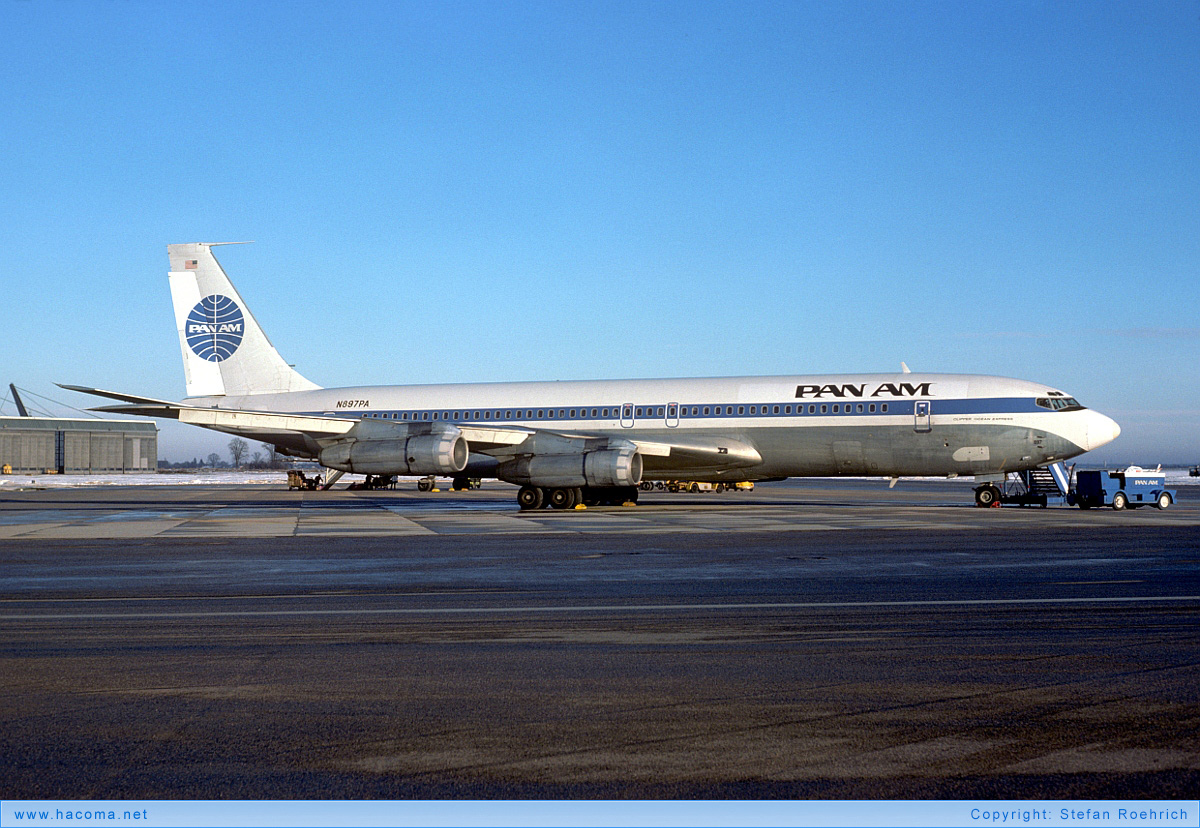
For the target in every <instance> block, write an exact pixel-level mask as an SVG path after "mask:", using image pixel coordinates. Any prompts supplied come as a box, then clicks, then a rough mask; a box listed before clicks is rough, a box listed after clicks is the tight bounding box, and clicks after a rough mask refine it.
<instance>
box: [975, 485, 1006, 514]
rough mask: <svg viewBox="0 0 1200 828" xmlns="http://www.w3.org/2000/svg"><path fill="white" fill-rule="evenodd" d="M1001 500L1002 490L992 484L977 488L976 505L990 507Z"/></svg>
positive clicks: (984, 507) (983, 507)
mask: <svg viewBox="0 0 1200 828" xmlns="http://www.w3.org/2000/svg"><path fill="white" fill-rule="evenodd" d="M999 502H1000V490H999V489H997V488H996V487H995V486H992V485H991V484H989V485H987V486H980V487H979V488H978V489H976V490H975V505H976V506H978V507H979V508H981V509H989V508H991V507H992V506H995V505H996V504H997V503H999Z"/></svg>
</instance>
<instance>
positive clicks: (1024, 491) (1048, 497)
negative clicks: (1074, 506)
mask: <svg viewBox="0 0 1200 828" xmlns="http://www.w3.org/2000/svg"><path fill="white" fill-rule="evenodd" d="M1070 490H1071V473H1070V471H1069V470H1068V469H1067V468H1066V467H1065V466H1063V464H1062V463H1054V464H1052V465H1050V466H1042V467H1039V468H1036V469H1027V470H1026V471H1020V472H1013V473H1011V474H1009V475H1008V479H1007V480H1005V481H1004V490H1003V491H1002V492H1001V493H1000V502H1001V503H1003V504H1004V505H1006V506H1009V505H1011V506H1041V507H1043V508H1044V507H1046V506H1048V505H1049V504H1051V503H1054V504H1055V505H1060V504H1065V503H1066V500H1067V492H1069V491H1070Z"/></svg>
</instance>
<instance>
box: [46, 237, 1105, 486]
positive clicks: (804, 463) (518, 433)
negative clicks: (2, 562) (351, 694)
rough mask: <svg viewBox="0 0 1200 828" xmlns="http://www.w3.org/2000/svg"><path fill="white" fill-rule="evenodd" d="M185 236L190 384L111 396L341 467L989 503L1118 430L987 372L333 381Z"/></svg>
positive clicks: (179, 264) (184, 341)
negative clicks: (287, 355)
mask: <svg viewBox="0 0 1200 828" xmlns="http://www.w3.org/2000/svg"><path fill="white" fill-rule="evenodd" d="M214 246H215V245H214V244H171V245H167V254H168V257H169V259H170V263H171V272H170V273H169V274H168V276H169V279H170V286H171V299H172V302H173V304H174V307H175V323H176V327H177V328H178V332H179V344H180V348H181V350H182V352H183V367H184V375H185V378H186V383H187V397H186V398H185V399H184V400H183V401H181V402H172V401H168V400H158V399H153V398H149V397H141V396H136V395H132V394H123V393H119V392H114V391H104V390H100V389H95V388H87V387H82V386H74V385H72V386H63V387H64V388H70V389H71V390H75V391H82V392H85V393H89V394H93V395H97V396H101V397H106V398H109V399H114V400H119V401H121V402H122V403H123V404H121V405H115V406H113V405H110V406H104V407H101V408H98V409H96V410H98V411H108V412H114V413H121V414H138V415H144V416H150V417H165V418H173V419H178V420H180V421H182V422H185V423H191V424H194V425H198V426H203V427H205V428H210V429H215V430H217V431H221V432H225V433H228V434H235V435H238V436H240V437H245V438H248V439H252V440H259V441H262V442H264V443H269V444H271V445H274V446H275V447H276V449H278V450H279V451H280V452H282V453H283V454H285V455H289V456H292V457H303V458H310V459H315V460H317V461H318V462H319V463H320V464H321V465H322V466H324V467H326V468H328V469H335V470H337V471H339V472H351V473H359V474H380V475H442V476H449V477H456V478H461V477H465V476H468V475H469V476H473V477H482V476H487V477H497V478H499V479H501V480H504V481H507V482H509V483H513V484H516V485H518V486H520V489H519V491H518V494H517V502H518V503H519V504H520V507H521V508H522V509H537V508H541V507H543V506H553V507H556V508H570V507H572V506H575V505H576V504H577V503H613V502H617V503H619V502H628V501H636V499H637V492H638V484H639V483H640V482H641V481H642V480H643V479H646V480H680V481H708V482H721V481H743V480H749V481H756V480H757V481H762V480H775V479H781V478H786V477H823V476H836V475H854V476H878V477H890V478H893V479H894V478H898V477H904V476H947V477H956V476H967V475H971V476H973V477H974V479H975V482H976V484H977V485H976V489H975V501H976V503H977V504H978V505H980V506H990V505H993V504H994V503H996V502H997V500H998V498H999V497H1000V490H999V488H998V486H997V484H998V483H1001V482H1002V481H1003V480H1004V479H1005V476H1006V475H1007V473H1009V472H1015V471H1023V470H1026V469H1033V468H1037V467H1039V466H1050V465H1052V464H1056V463H1058V462H1060V461H1062V460H1065V459H1067V458H1071V457H1074V456H1076V455H1079V454H1082V453H1083V452H1086V451H1090V450H1092V449H1094V448H1097V447H1099V446H1102V445H1105V444H1106V443H1109V442H1111V441H1112V440H1114V439H1115V438H1116V437H1117V435H1118V434H1119V433H1120V431H1121V429H1120V427H1119V426H1118V425H1117V424H1116V423H1115V422H1114V421H1113V420H1111V419H1109V418H1108V417H1106V416H1104V415H1103V414H1100V413H1098V412H1096V411H1092V410H1089V409H1087V408H1085V407H1084V406H1082V405H1080V404H1079V402H1078V401H1076V400H1075V398H1074V397H1072V396H1070V395H1069V394H1066V393H1064V392H1062V391H1060V390H1058V389H1055V388H1052V387H1049V386H1046V385H1042V384H1041V383H1036V382H1027V381H1025V380H1017V379H1006V378H1003V377H992V376H980V375H973V374H917V373H907V372H906V373H897V374H841V375H823V376H774V377H722V378H710V379H653V380H650V379H640V380H603V381H581V382H521V383H472V384H460V385H377V386H353V387H346V388H322V387H320V386H318V385H316V384H314V383H312V382H310V381H309V380H307V379H305V378H304V377H303V376H301V375H300V374H299V373H298V372H297V371H296V370H295V369H293V368H292V367H291V366H289V365H288V363H287V362H285V361H284V359H283V358H282V357H281V356H280V355H279V353H278V352H277V351H276V350H275V348H274V346H272V345H271V342H270V340H268V339H267V336H266V334H265V333H264V332H263V330H262V329H261V328H260V327H259V325H258V323H257V322H256V321H255V319H254V316H253V315H252V314H251V313H250V309H249V307H247V305H246V302H245V301H244V300H243V299H242V297H241V295H240V294H239V293H238V292H237V290H236V289H235V288H234V286H233V283H232V282H230V280H229V277H228V276H227V275H226V274H225V271H224V270H223V269H222V268H221V265H220V264H219V263H218V262H217V259H216V257H215V256H214V255H213V252H212V248H213V247H214Z"/></svg>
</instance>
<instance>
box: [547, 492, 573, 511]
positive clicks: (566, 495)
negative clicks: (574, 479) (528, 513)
mask: <svg viewBox="0 0 1200 828" xmlns="http://www.w3.org/2000/svg"><path fill="white" fill-rule="evenodd" d="M546 499H547V500H548V501H549V502H550V506H551V507H552V508H554V509H574V508H575V504H577V503H579V489H573V488H570V487H559V488H555V489H551V490H550V494H549V496H548V497H547V498H546Z"/></svg>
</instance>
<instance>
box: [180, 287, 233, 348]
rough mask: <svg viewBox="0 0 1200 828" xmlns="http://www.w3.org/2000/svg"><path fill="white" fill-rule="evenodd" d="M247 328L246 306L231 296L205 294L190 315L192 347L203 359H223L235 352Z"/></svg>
mask: <svg viewBox="0 0 1200 828" xmlns="http://www.w3.org/2000/svg"><path fill="white" fill-rule="evenodd" d="M245 331H246V325H245V320H244V319H243V317H242V309H241V308H239V307H238V306H237V303H236V302H234V301H233V300H232V299H230V298H229V297H228V296H220V295H216V294H214V295H213V296H205V297H204V298H203V299H201V300H200V301H199V302H197V303H196V307H194V308H192V312H191V313H189V314H188V318H187V344H188V347H189V348H191V349H192V351H193V352H194V353H195V354H196V356H198V357H200V358H201V359H206V360H208V361H209V362H221V361H222V360H226V359H229V358H230V357H231V356H233V353H234V351H236V350H237V349H238V346H239V345H241V344H242V336H243V334H244V333H245Z"/></svg>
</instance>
